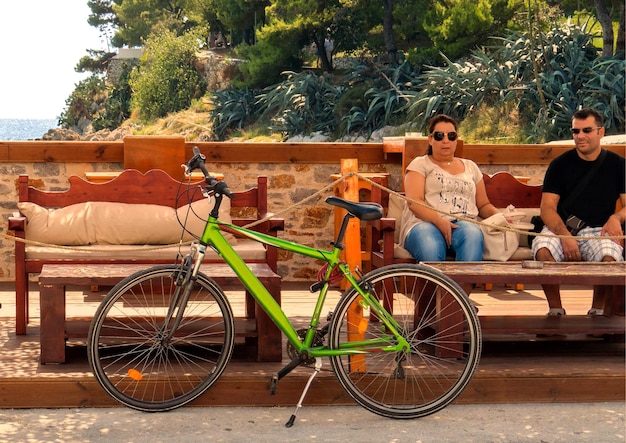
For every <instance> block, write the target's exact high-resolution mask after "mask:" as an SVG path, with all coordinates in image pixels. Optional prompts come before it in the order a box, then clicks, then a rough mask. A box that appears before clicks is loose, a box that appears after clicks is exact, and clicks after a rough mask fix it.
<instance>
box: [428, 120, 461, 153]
mask: <svg viewBox="0 0 626 443" xmlns="http://www.w3.org/2000/svg"><path fill="white" fill-rule="evenodd" d="M440 122H445V123H451V124H452V125H453V126H454V130H455V131H456V130H457V129H458V128H457V126H458V122H457V121H456V119H455V118H453V117H450V116H449V115H446V114H438V115H435V116H434V117H432V118H431V119H430V120H429V121H428V134H432V133H433V131H434V130H435V126H437V123H440ZM432 153H433V147H432V146H431V145H428V150H427V151H426V154H427V155H432Z"/></svg>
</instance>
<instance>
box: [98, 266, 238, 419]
mask: <svg viewBox="0 0 626 443" xmlns="http://www.w3.org/2000/svg"><path fill="white" fill-rule="evenodd" d="M179 272H180V269H179V268H178V267H177V266H174V265H163V266H155V267H153V268H149V269H146V270H142V271H139V272H137V273H135V274H133V275H131V276H129V277H127V278H126V279H124V280H123V281H121V282H120V283H119V284H117V285H116V286H115V287H114V288H113V289H112V290H111V291H110V292H109V293H108V294H107V296H106V297H105V298H104V300H103V301H102V303H101V304H100V306H99V308H98V310H97V312H96V314H95V316H94V318H93V320H92V322H91V327H90V330H89V338H88V343H87V354H88V359H89V364H90V366H91V370H92V371H93V374H94V376H95V378H96V380H97V381H98V383H99V384H100V385H101V386H102V387H103V388H104V390H105V391H106V392H107V393H108V394H110V395H111V396H112V397H113V398H115V399H116V400H117V401H119V402H120V403H122V404H124V405H126V406H128V407H131V408H133V409H138V410H141V411H153V412H157V411H167V410H171V409H174V408H177V407H180V406H183V405H185V404H187V403H189V402H190V401H192V400H194V399H195V398H197V397H198V396H200V395H201V394H202V393H203V392H205V391H206V390H207V389H208V388H209V387H211V385H212V384H213V383H215V381H217V379H218V378H219V377H220V375H221V374H222V372H223V371H224V368H225V367H226V364H227V363H228V361H229V360H230V357H231V354H232V351H233V346H234V334H233V330H234V325H233V314H232V310H231V307H230V304H229V303H228V300H227V299H226V296H225V295H224V292H223V291H222V289H221V288H220V287H219V286H218V285H217V284H216V283H215V281H213V280H212V279H211V278H209V277H207V276H206V275H203V274H199V275H198V278H197V280H196V281H195V282H194V283H192V284H193V289H192V291H191V294H190V296H189V300H188V302H187V305H186V307H185V309H184V313H183V315H182V321H181V322H180V325H179V326H178V328H177V329H176V331H174V333H173V334H172V335H171V339H169V340H168V339H167V338H166V337H167V336H168V333H169V332H170V329H171V328H170V326H171V324H172V322H173V320H170V322H169V323H168V325H169V326H168V325H166V324H165V323H166V322H165V320H164V319H165V318H166V313H167V312H168V308H169V306H170V302H171V301H172V298H173V297H175V295H176V294H177V293H178V292H180V291H179V289H180V287H179V286H176V285H175V284H174V282H175V279H176V276H177V275H178V274H179ZM177 309H178V308H177Z"/></svg>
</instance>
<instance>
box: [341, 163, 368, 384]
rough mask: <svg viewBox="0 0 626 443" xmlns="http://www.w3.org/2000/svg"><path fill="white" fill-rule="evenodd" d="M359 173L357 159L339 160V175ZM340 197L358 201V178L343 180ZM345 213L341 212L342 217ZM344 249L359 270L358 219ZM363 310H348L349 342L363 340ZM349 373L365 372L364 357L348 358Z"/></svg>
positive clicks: (352, 223) (344, 284) (352, 221)
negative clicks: (361, 329)
mask: <svg viewBox="0 0 626 443" xmlns="http://www.w3.org/2000/svg"><path fill="white" fill-rule="evenodd" d="M358 171H359V161H358V160H357V159H352V158H349V159H341V175H342V176H345V175H347V174H349V173H351V172H358ZM342 194H343V195H342V197H343V198H345V199H346V200H350V201H355V202H358V201H359V178H358V177H357V176H356V175H354V176H352V177H348V178H347V179H346V180H344V186H343V193H342ZM344 213H345V211H342V216H343V214H344ZM344 244H345V246H346V249H345V250H344V254H345V261H346V263H348V265H349V266H350V269H352V270H354V269H356V268H357V267H358V268H359V269H360V268H361V224H360V221H359V219H358V218H352V219H350V222H349V223H348V229H347V230H346V237H345V240H344ZM346 287H347V282H342V289H345V288H346ZM363 321H364V316H363V308H362V307H361V305H360V304H359V303H358V301H357V302H355V303H354V304H353V305H352V306H350V309H349V310H348V333H349V335H350V338H349V340H350V341H354V340H357V341H358V340H364V339H365V331H364V330H363V331H359V329H360V328H361V327H362V326H363ZM350 372H365V356H363V355H353V356H351V357H350Z"/></svg>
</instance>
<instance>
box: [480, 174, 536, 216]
mask: <svg viewBox="0 0 626 443" xmlns="http://www.w3.org/2000/svg"><path fill="white" fill-rule="evenodd" d="M483 181H484V182H485V189H486V190H487V197H489V201H490V202H491V203H492V204H493V205H494V206H495V207H496V208H506V207H507V206H508V205H513V206H515V207H516V208H539V207H540V206H541V188H542V186H541V185H528V184H526V183H522V182H520V181H519V180H517V179H516V178H515V177H514V176H513V175H511V174H510V173H509V172H497V173H495V174H494V175H488V174H485V173H483Z"/></svg>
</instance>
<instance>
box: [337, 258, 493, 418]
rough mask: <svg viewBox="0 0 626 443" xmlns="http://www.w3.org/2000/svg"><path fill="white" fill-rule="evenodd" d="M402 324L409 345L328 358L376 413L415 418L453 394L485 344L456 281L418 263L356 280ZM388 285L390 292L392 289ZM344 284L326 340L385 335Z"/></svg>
mask: <svg viewBox="0 0 626 443" xmlns="http://www.w3.org/2000/svg"><path fill="white" fill-rule="evenodd" d="M361 287H371V291H372V292H373V294H375V296H376V297H377V298H378V300H381V303H382V304H383V306H384V307H385V309H386V310H387V312H390V313H392V315H393V318H394V319H395V321H396V322H397V323H398V324H399V325H400V327H401V334H402V336H403V337H404V338H405V339H406V340H407V341H408V342H409V344H410V351H409V352H405V351H401V352H382V351H380V346H379V347H378V349H376V350H370V351H371V352H367V351H366V353H363V354H359V355H353V356H347V355H338V356H332V357H331V359H330V360H331V365H332V368H333V370H334V372H335V375H336V377H337V379H338V380H339V382H340V384H341V385H342V387H343V388H344V389H345V390H346V392H347V393H348V394H349V395H350V396H351V397H352V398H353V399H354V400H355V401H356V402H357V403H358V404H360V405H361V406H363V407H364V408H366V409H367V410H369V411H371V412H374V413H375V414H378V415H382V416H385V417H390V418H397V419H412V418H419V417H423V416H426V415H430V414H433V413H435V412H437V411H439V410H441V409H443V408H444V407H446V406H447V405H448V404H450V403H451V402H452V401H454V399H456V398H457V397H458V396H459V395H460V394H461V392H462V391H463V389H465V387H466V386H467V384H468V383H469V382H470V380H471V379H472V377H473V375H474V372H475V371H476V367H477V366H478V362H479V360H480V353H481V349H482V337H481V332H480V323H479V321H478V316H477V315H476V312H475V309H474V307H473V306H472V304H471V302H470V300H469V297H467V295H466V294H465V292H463V290H462V289H461V288H460V287H459V285H458V284H456V283H455V282H454V281H453V280H451V279H450V278H448V277H447V276H445V275H443V274H442V273H440V272H439V271H436V270H434V269H432V268H427V267H425V266H423V265H411V264H398V265H389V266H385V267H382V268H379V269H376V270H374V271H372V272H370V273H368V274H367V275H365V276H364V277H363V278H362V279H361ZM392 291H393V293H392ZM359 299H360V295H359V294H358V292H356V290H355V289H354V288H349V289H347V290H346V292H345V294H344V295H343V296H342V298H341V299H340V301H339V302H338V304H337V307H336V309H335V311H334V313H333V317H332V320H331V323H330V330H329V346H330V347H331V348H333V349H338V348H340V347H341V346H342V345H344V344H346V343H349V341H350V338H352V339H353V340H363V339H365V340H367V339H369V338H381V337H385V339H389V342H390V343H389V344H392V345H393V344H395V341H394V339H393V337H392V336H391V335H390V334H389V333H386V331H385V330H384V327H383V324H382V322H381V321H380V320H379V319H377V318H376V317H375V316H374V315H373V314H372V313H371V309H370V308H368V307H367V306H365V307H364V306H363V303H359Z"/></svg>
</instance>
